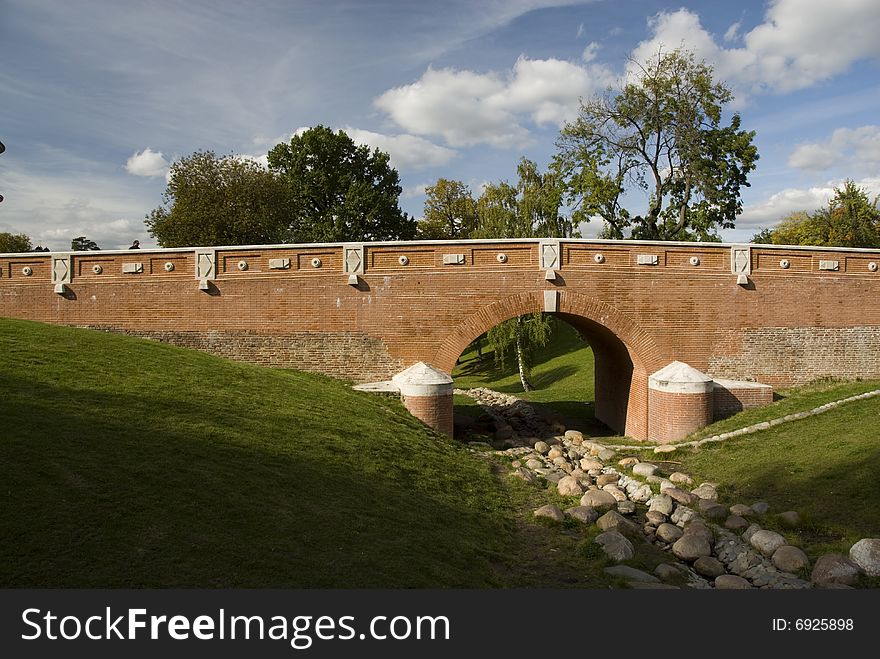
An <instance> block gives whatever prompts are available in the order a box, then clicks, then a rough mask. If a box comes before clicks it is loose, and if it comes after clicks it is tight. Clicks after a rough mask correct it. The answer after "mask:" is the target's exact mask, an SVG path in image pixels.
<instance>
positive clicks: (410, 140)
mask: <svg viewBox="0 0 880 659" xmlns="http://www.w3.org/2000/svg"><path fill="white" fill-rule="evenodd" d="M342 130H344V131H345V132H346V133H347V134H348V136H349V137H350V138H351V139H352V140H353V141H354V142H355V144H364V145H366V146H368V147H370V148H373V149H379V150H380V151H384V152H385V153H387V154H388V155H389V156H391V165H392V167H395V168H396V169H405V168H410V167H411V168H413V169H421V168H424V167H434V166H436V165H445V164H446V163H448V162H449V161H450V160H452V159H453V158H454V157H455V156H456V155H457V153H456V151H454V150H453V149H447V148H446V147H444V146H439V145H437V144H434V143H433V142H429V141H428V140H426V139H424V138H422V137H416V136H415V135H384V134H382V133H374V132H372V131H369V130H362V129H360V128H352V127H351V126H346V127H345V128H343V129H342Z"/></svg>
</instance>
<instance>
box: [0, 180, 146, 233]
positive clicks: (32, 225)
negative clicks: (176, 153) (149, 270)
mask: <svg viewBox="0 0 880 659" xmlns="http://www.w3.org/2000/svg"><path fill="white" fill-rule="evenodd" d="M71 172H72V173H71ZM3 185H4V189H3V193H4V194H5V195H6V200H5V201H4V202H3V206H4V208H3V215H4V220H6V224H7V226H10V229H8V230H13V229H14V230H15V233H19V232H20V233H25V234H27V235H28V236H30V237H31V239H32V241H33V243H34V244H35V245H43V246H45V247H49V248H51V249H53V250H64V249H70V241H71V240H72V239H73V238H75V237H77V236H87V237H88V238H90V239H91V240H94V241H95V242H96V243H98V245H100V246H101V248H102V249H116V248H125V247H128V246H129V245H131V241H132V240H134V239H138V240H140V241H141V244H142V245H144V246H147V245H148V244H152V243H153V242H154V241H153V240H152V239H151V238H150V237H149V236H148V234H147V230H146V226H145V225H144V216H145V215H146V213H147V211H148V210H149V209H151V208H153V207H154V206H157V205H158V204H159V202H160V201H161V199H160V190H156V191H150V190H147V189H145V188H144V185H143V182H134V181H132V180H131V179H129V178H128V177H126V176H125V175H123V174H118V175H112V176H107V175H104V174H102V173H100V172H97V171H95V170H94V168H93V167H92V168H89V167H86V168H85V169H82V170H70V169H68V170H66V171H65V172H64V173H63V174H47V173H35V172H32V171H28V170H27V169H25V168H24V167H14V168H13V167H10V168H9V170H7V172H6V173H5V178H4V182H3ZM150 186H151V184H148V185H147V187H150ZM4 230H6V229H4Z"/></svg>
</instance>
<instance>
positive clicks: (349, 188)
mask: <svg viewBox="0 0 880 659" xmlns="http://www.w3.org/2000/svg"><path fill="white" fill-rule="evenodd" d="M269 168H270V170H271V171H272V172H273V173H274V174H276V175H277V176H278V177H279V178H280V180H281V181H282V182H283V184H284V186H285V190H286V191H287V194H288V197H287V203H288V205H289V210H290V217H291V220H292V221H291V232H292V236H293V238H294V240H296V241H297V242H335V241H368V240H394V239H409V238H413V237H415V235H416V222H415V220H414V219H413V218H410V217H409V216H407V214H406V213H403V212H402V211H401V210H400V207H399V206H398V199H399V197H400V193H401V191H402V189H401V187H400V179H399V176H398V173H397V170H395V169H394V168H392V167H391V166H390V165H389V156H388V154H387V153H384V152H382V151H379V150H378V149H374V150H373V151H370V149H369V148H368V147H366V146H357V145H355V143H354V141H353V140H352V139H351V138H350V137H349V136H348V135H347V134H346V133H345V132H343V131H341V130H340V131H338V132H336V133H334V132H333V131H332V130H330V129H329V128H327V127H325V126H315V127H314V128H310V129H309V130H307V131H305V132H303V133H302V134H300V135H294V136H293V138H291V140H290V142H289V143H288V144H278V145H276V146H275V147H273V148H272V150H271V151H270V152H269Z"/></svg>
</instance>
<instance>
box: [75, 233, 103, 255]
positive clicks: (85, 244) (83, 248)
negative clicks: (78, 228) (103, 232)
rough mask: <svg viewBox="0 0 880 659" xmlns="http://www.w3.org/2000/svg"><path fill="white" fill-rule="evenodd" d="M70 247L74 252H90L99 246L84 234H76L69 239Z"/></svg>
mask: <svg viewBox="0 0 880 659" xmlns="http://www.w3.org/2000/svg"><path fill="white" fill-rule="evenodd" d="M70 249H71V250H73V251H74V252H90V251H95V250H99V249H101V248H100V247H98V243H96V242H95V241H94V240H89V239H88V238H86V237H85V236H77V237H76V238H74V239H73V240H71V241H70Z"/></svg>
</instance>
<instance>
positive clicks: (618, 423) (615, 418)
mask: <svg viewBox="0 0 880 659" xmlns="http://www.w3.org/2000/svg"><path fill="white" fill-rule="evenodd" d="M542 295H543V294H542V292H537V293H528V294H520V295H516V296H511V297H510V298H507V299H504V300H500V301H498V302H495V303H493V304H491V305H488V306H487V307H484V308H481V309H479V310H478V311H477V312H475V313H474V314H472V315H471V316H470V317H468V318H467V319H465V320H464V321H463V322H462V323H461V324H460V325H459V326H458V327H456V328H455V329H454V330H453V332H452V333H451V334H450V335H449V337H448V338H447V339H446V341H445V342H444V343H443V345H442V346H441V348H440V349H439V350H438V352H437V354H436V357H435V361H434V364H436V365H437V366H438V368H441V369H442V370H444V371H446V372H447V373H451V372H452V370H453V368H454V367H455V364H456V362H457V360H458V357H459V356H460V355H461V354H462V352H464V350H465V349H466V348H467V347H468V346H469V345H470V344H471V342H472V341H473V340H474V339H476V338H477V337H479V336H481V335H482V334H483V333H485V332H486V331H488V330H489V329H490V328H492V327H494V326H495V325H497V324H499V323H501V322H503V321H505V320H509V319H511V318H516V317H517V316H521V315H526V314H529V313H535V312H541V311H543V297H542ZM552 315H554V316H555V317H557V318H559V319H560V320H562V321H564V322H565V323H567V324H569V325H571V326H572V327H574V328H575V329H576V330H577V332H578V333H579V334H580V335H581V337H582V338H583V339H584V340H585V341H586V342H587V343H588V344H589V345H590V347H591V348H592V351H593V355H594V367H593V368H594V372H593V378H594V385H595V407H594V416H595V418H596V419H597V420H598V421H601V422H602V423H604V424H605V425H607V426H608V427H609V428H611V429H612V430H613V431H615V432H617V433H620V434H623V435H628V436H630V437H632V438H634V439H638V440H644V439H647V435H648V395H647V385H648V373H649V372H650V371H649V370H647V369H648V368H650V366H653V365H654V362H656V361H657V359H656V354H657V353H656V350H655V347H654V345H653V341H652V340H651V338H650V337H649V336H647V335H646V334H645V333H644V332H642V331H640V329H639V328H638V327H637V326H636V324H635V323H634V322H633V321H632V320H631V319H630V318H628V317H626V316H625V315H624V314H622V313H621V312H619V311H618V310H617V309H615V308H613V307H611V306H610V305H608V304H605V303H602V302H600V301H598V300H595V299H594V298H589V297H587V296H583V295H579V294H577V293H571V292H569V291H562V292H561V295H560V304H559V308H558V310H557V311H556V312H554V313H553V314H552Z"/></svg>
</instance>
